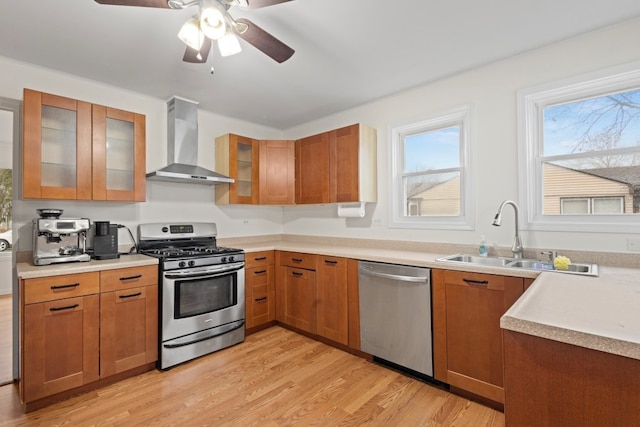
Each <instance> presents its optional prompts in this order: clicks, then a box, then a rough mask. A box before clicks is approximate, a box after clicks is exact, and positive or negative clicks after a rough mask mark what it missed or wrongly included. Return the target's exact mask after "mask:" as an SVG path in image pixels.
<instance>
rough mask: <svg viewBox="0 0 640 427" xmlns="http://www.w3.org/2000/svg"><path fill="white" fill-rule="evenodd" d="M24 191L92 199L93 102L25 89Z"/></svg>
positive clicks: (30, 194)
mask: <svg viewBox="0 0 640 427" xmlns="http://www.w3.org/2000/svg"><path fill="white" fill-rule="evenodd" d="M22 138H23V156H22V159H23V165H22V171H23V177H22V183H23V184H22V185H23V187H22V195H23V197H24V198H26V199H72V200H73V199H76V200H91V104H89V103H87V102H82V101H77V100H75V99H70V98H64V97H62V96H57V95H50V94H47V93H42V92H37V91H34V90H30V89H25V90H24V101H23V128H22Z"/></svg>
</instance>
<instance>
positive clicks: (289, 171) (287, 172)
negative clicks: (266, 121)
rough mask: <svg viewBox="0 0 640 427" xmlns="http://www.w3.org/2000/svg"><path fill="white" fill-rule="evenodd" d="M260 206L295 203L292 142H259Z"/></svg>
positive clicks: (293, 147)
mask: <svg viewBox="0 0 640 427" xmlns="http://www.w3.org/2000/svg"><path fill="white" fill-rule="evenodd" d="M259 151H260V162H259V165H258V169H259V171H260V197H259V199H260V204H261V205H292V204H294V203H295V145H294V142H293V141H260V150H259Z"/></svg>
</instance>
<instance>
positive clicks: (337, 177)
mask: <svg viewBox="0 0 640 427" xmlns="http://www.w3.org/2000/svg"><path fill="white" fill-rule="evenodd" d="M359 128H360V127H359V125H357V124H356V125H351V126H347V127H345V128H341V129H336V130H334V131H331V134H330V141H331V143H330V147H331V157H330V166H331V170H330V173H329V176H330V181H329V182H330V185H331V188H330V190H329V194H331V199H330V201H331V202H338V203H340V202H357V201H359V200H360V198H359V193H358V190H359V187H358V183H359V182H358V178H359V165H358V154H359V153H358V152H359Z"/></svg>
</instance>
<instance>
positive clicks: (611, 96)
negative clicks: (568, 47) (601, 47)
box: [518, 63, 640, 232]
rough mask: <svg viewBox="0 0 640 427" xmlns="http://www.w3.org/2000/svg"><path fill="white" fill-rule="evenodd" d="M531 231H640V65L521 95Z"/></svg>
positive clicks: (522, 151)
mask: <svg viewBox="0 0 640 427" xmlns="http://www.w3.org/2000/svg"><path fill="white" fill-rule="evenodd" d="M518 104H519V148H520V166H521V167H520V174H521V175H520V182H521V189H522V190H523V191H522V194H521V201H520V203H521V206H523V210H524V211H525V212H526V217H527V225H528V228H529V229H532V230H536V229H537V230H567V231H603V232H617V231H631V230H635V231H640V215H639V214H640V63H636V64H633V66H627V67H624V68H619V69H615V70H607V71H604V72H600V73H597V74H593V75H589V76H583V77H580V78H576V79H572V80H571V81H564V82H558V83H554V84H551V85H545V86H541V87H537V88H532V89H527V90H524V91H521V92H520V93H519V94H518Z"/></svg>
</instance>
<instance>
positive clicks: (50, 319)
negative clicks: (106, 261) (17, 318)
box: [20, 295, 100, 402]
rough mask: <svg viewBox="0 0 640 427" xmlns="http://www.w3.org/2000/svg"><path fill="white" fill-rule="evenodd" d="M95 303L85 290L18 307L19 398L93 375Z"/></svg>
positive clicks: (92, 378)
mask: <svg viewBox="0 0 640 427" xmlns="http://www.w3.org/2000/svg"><path fill="white" fill-rule="evenodd" d="M99 303H100V301H99V298H98V295H85V296H79V297H75V298H67V299H60V300H54V301H47V302H41V303H36V304H28V305H25V306H24V323H23V333H22V337H23V341H22V346H23V347H22V348H23V351H22V364H21V376H20V378H21V388H22V399H23V401H24V402H31V401H35V400H38V399H41V398H43V397H46V396H50V395H53V394H56V393H59V392H62V391H65V390H69V389H72V388H76V387H80V386H83V385H85V384H88V383H91V382H93V381H97V380H98V376H99V374H98V369H99V368H98V346H99V342H100V339H99V333H100V327H99V321H100V320H99V319H100V317H99V313H100V312H99Z"/></svg>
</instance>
